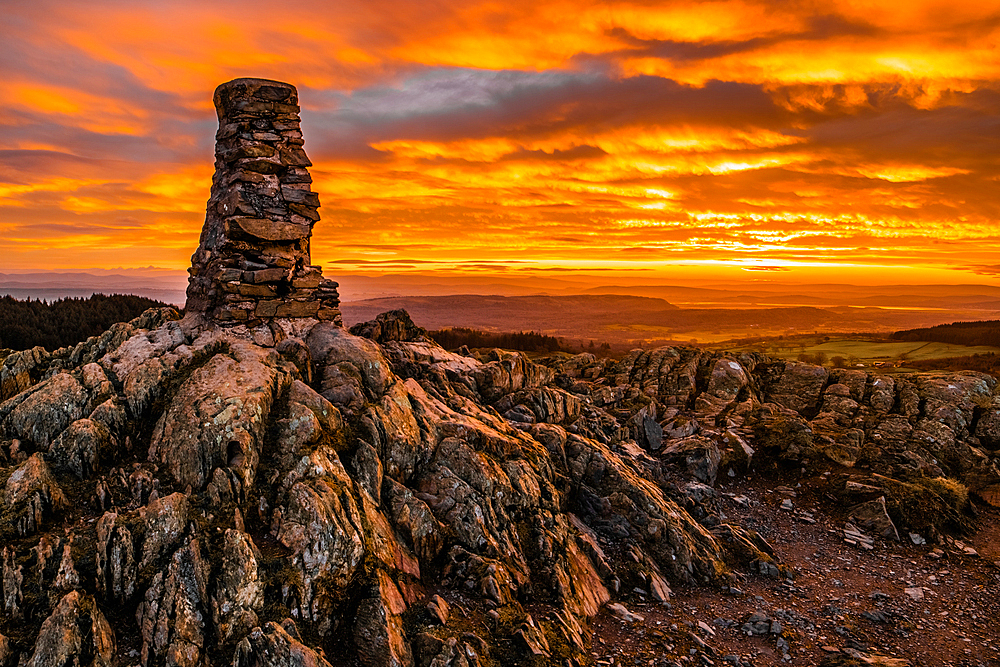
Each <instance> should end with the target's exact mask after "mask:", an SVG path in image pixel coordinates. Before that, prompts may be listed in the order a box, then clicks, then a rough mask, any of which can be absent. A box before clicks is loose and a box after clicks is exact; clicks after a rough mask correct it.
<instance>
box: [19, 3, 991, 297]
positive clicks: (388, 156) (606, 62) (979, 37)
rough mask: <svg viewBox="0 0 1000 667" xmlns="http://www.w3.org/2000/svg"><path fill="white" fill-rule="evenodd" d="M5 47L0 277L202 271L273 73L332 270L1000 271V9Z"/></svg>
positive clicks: (137, 11) (524, 7)
mask: <svg viewBox="0 0 1000 667" xmlns="http://www.w3.org/2000/svg"><path fill="white" fill-rule="evenodd" d="M512 4H513V5H515V6H512ZM0 37H2V43H3V48H2V49H0V272H3V271H5V270H8V271H18V270H29V269H41V268H54V269H77V268H91V267H99V268H111V267H125V268H136V267H145V266H156V267H162V268H167V269H176V270H183V269H185V268H186V267H187V265H188V261H189V258H190V256H191V253H192V252H193V251H194V248H195V246H196V245H197V240H198V233H199V231H200V228H201V224H202V222H203V219H204V207H205V201H206V200H207V198H208V192H209V186H210V181H211V171H212V145H213V140H214V131H215V126H216V120H215V116H214V111H213V109H212V105H211V97H212V91H213V90H214V88H215V86H216V85H217V84H219V83H221V82H223V81H227V80H229V79H232V78H236V77H240V76H259V77H267V78H275V79H280V80H283V81H288V82H290V83H293V84H295V85H296V86H297V87H298V88H299V96H300V100H301V103H302V105H303V113H302V116H303V129H304V133H305V138H306V146H305V148H306V150H307V152H308V153H309V155H310V157H311V158H312V160H313V162H314V163H315V167H314V168H313V170H312V171H313V176H314V180H315V183H314V189H315V190H317V191H318V192H319V193H320V197H321V199H322V202H323V208H322V209H321V211H320V213H321V214H322V216H323V220H322V221H321V222H320V223H319V226H317V228H316V231H315V235H314V241H313V258H314V260H316V261H317V262H321V263H323V264H324V265H325V266H326V267H327V268H326V273H327V274H328V275H333V276H336V274H337V273H356V272H358V271H365V272H375V273H378V272H386V271H420V272H425V273H427V272H431V273H433V272H456V271H457V272H462V271H466V272H476V273H480V274H482V273H508V274H517V275H524V274H525V273H528V274H530V273H531V272H534V271H539V272H540V271H543V270H548V271H549V272H548V273H547V274H546V275H553V273H552V272H551V270H552V269H563V270H575V271H580V270H585V271H588V272H592V273H593V272H605V275H612V274H615V275H618V276H622V277H631V278H630V279H633V280H646V279H648V278H653V277H657V276H658V277H661V278H670V277H671V276H689V277H690V276H693V275H702V274H704V275H706V276H709V275H716V274H718V275H721V274H723V273H727V272H728V274H729V275H731V274H732V272H733V271H734V270H735V269H740V268H753V269H759V270H771V271H775V272H776V273H779V274H780V275H782V276H785V277H787V278H788V279H790V280H812V279H816V280H826V281H829V280H831V279H832V278H837V279H839V280H840V281H843V282H852V281H853V282H859V281H860V282H901V281H907V282H919V281H927V282H956V283H957V282H989V283H996V282H997V279H998V277H1000V255H998V254H997V251H998V248H1000V234H998V230H1000V225H998V220H1000V160H998V156H1000V2H997V1H996V0H994V1H992V2H975V1H971V2H961V3H958V2H954V1H953V0H950V1H948V2H929V1H926V0H909V1H908V2H905V3H901V2H898V1H892V2H870V1H865V2H861V1H860V0H859V1H856V2H855V1H852V2H830V1H824V2H819V1H817V2H812V1H808V0H806V1H797V0H790V1H783V2H753V1H749V0H733V1H722V2H693V1H688V2H644V1H642V0H636V1H634V2H585V1H581V0H554V1H534V2H532V3H521V6H520V8H519V7H518V6H516V3H510V2H499V1H495V2H494V1H489V0H437V1H435V2H428V1H427V0H421V1H416V0H411V1H398V0H346V1H338V2H336V3H330V2H326V1H325V0H324V1H322V2H319V1H317V0H299V1H297V2H294V3H273V2H270V3H263V2H258V1H255V0H242V1H240V2H234V1H226V2H205V1H204V0H199V1H198V2H195V1H193V0H176V1H171V0H130V1H128V2H125V1H124V0H93V1H91V2H83V3H81V2H68V1H65V0H58V1H56V0H31V1H30V2H29V1H27V0H9V1H8V2H5V3H4V7H3V11H2V12H0ZM733 267H735V269H734V268H733ZM557 272H558V271H557ZM745 275H747V276H751V275H759V274H750V273H747V274H745Z"/></svg>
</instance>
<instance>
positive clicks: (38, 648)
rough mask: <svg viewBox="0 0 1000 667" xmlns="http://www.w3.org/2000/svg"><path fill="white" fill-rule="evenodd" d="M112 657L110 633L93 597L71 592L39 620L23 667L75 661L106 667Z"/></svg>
mask: <svg viewBox="0 0 1000 667" xmlns="http://www.w3.org/2000/svg"><path fill="white" fill-rule="evenodd" d="M114 657H115V635H114V632H112V631H111V626H110V625H108V621H107V620H106V619H105V618H104V615H103V614H102V613H101V611H100V609H98V607H97V604H96V603H95V602H94V599H93V598H92V597H90V596H88V595H84V594H83V593H80V592H79V591H71V592H69V593H67V594H66V595H65V597H63V598H62V599H61V600H60V601H59V604H58V605H56V608H55V609H54V610H53V611H52V613H51V614H50V615H49V617H48V618H46V619H45V621H43V622H42V627H41V628H40V629H39V631H38V638H37V639H36V640H35V646H34V649H33V650H32V653H31V657H30V658H28V661H27V662H26V663H25V667H52V666H53V665H75V664H87V665H89V666H91V667H109V666H110V665H111V664H112V660H113V659H114ZM83 661H86V663H84V662H83Z"/></svg>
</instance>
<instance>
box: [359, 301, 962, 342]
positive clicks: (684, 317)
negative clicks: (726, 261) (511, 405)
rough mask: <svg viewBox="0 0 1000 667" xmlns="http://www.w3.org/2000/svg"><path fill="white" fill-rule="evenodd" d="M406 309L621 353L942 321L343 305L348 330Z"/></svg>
mask: <svg viewBox="0 0 1000 667" xmlns="http://www.w3.org/2000/svg"><path fill="white" fill-rule="evenodd" d="M399 308H402V309H405V310H406V311H407V312H409V314H410V316H411V317H412V318H413V321H414V322H415V323H416V324H417V325H419V326H421V327H424V328H426V329H431V330H435V329H447V328H454V327H465V328H470V329H480V330H483V331H489V332H494V333H496V332H504V331H537V332H539V333H541V334H544V335H546V336H555V337H558V338H564V339H566V340H567V341H568V342H574V341H575V343H574V344H579V343H580V342H581V341H582V342H584V343H586V342H588V341H590V340H593V341H595V342H597V343H601V342H604V341H607V342H609V343H611V344H612V345H614V346H616V347H620V346H637V345H646V344H665V343H666V341H669V340H674V341H676V340H682V341H684V342H688V341H690V340H691V339H692V338H694V339H697V340H700V341H703V342H704V341H707V340H711V339H713V338H714V339H715V340H726V339H727V338H737V337H742V336H748V335H757V336H760V335H768V336H779V335H794V334H797V333H802V332H814V331H824V332H838V331H839V332H850V331H871V332H875V331H882V332H885V333H886V334H888V333H890V332H892V331H897V330H899V329H902V328H904V327H908V326H928V325H931V324H937V323H939V322H941V321H942V319H943V317H946V315H943V314H942V313H941V312H937V311H907V310H890V309H880V308H846V307H838V308H817V307H813V306H786V307H775V308H752V307H749V304H746V306H745V307H743V308H735V307H734V308H679V307H678V306H676V305H675V304H673V303H671V302H669V301H666V300H665V299H660V298H655V297H640V296H630V295H624V294H584V295H575V296H547V295H536V296H497V295H491V296H485V295H476V294H463V295H452V296H395V297H385V298H378V299H365V300H359V301H344V302H343V303H341V307H340V309H341V313H342V314H343V316H344V322H345V323H346V324H347V325H348V326H350V325H352V324H355V323H358V322H365V321H368V320H371V319H374V318H375V317H376V316H377V315H378V314H379V313H383V312H385V311H388V310H396V309H399Z"/></svg>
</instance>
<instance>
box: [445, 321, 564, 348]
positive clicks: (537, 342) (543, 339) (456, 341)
mask: <svg viewBox="0 0 1000 667" xmlns="http://www.w3.org/2000/svg"><path fill="white" fill-rule="evenodd" d="M427 333H428V335H429V336H430V337H431V338H433V339H434V341H435V342H436V343H437V344H438V345H440V346H441V347H443V348H444V349H446V350H454V349H455V348H459V347H462V346H463V345H466V346H468V347H470V348H473V347H499V348H502V349H504V350H521V351H522V352H559V351H567V352H568V351H569V350H564V348H563V346H562V344H561V343H560V341H559V339H558V338H554V337H552V336H545V335H543V334H540V333H538V332H537V331H529V332H524V331H519V332H517V333H512V332H508V333H492V332H489V331H480V330H479V329H468V328H465V327H455V328H453V329H438V330H437V331H429V332H427Z"/></svg>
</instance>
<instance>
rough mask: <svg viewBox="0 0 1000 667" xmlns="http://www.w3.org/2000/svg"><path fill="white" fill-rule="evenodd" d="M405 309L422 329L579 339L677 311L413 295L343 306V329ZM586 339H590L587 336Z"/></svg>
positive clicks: (609, 299)
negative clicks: (463, 328)
mask: <svg viewBox="0 0 1000 667" xmlns="http://www.w3.org/2000/svg"><path fill="white" fill-rule="evenodd" d="M398 308H404V309H406V310H407V311H408V312H409V313H410V316H411V317H413V321H414V322H416V323H417V324H419V325H420V326H422V327H424V328H426V329H446V328H450V327H468V328H472V329H484V330H487V331H494V332H496V331H529V330H530V331H538V332H541V333H543V334H547V335H552V334H553V333H554V332H558V335H560V336H563V335H583V333H582V332H592V331H595V330H599V329H601V328H603V327H606V326H614V325H618V324H620V323H622V322H634V321H636V320H637V318H638V319H640V320H642V321H655V322H660V321H665V320H668V319H669V318H670V316H671V314H673V313H679V312H680V309H679V308H677V306H674V305H673V304H671V303H669V302H667V301H664V300H663V299H652V298H648V297H640V296H618V295H577V296H484V295H477V294H462V295H453V296H412V297H387V298H382V299H366V300H364V301H353V302H350V303H342V304H341V306H340V310H341V313H342V314H343V316H344V322H345V324H348V325H351V324H354V323H356V322H364V321H366V320H371V319H374V317H375V316H376V315H378V314H379V313H382V312H385V311H387V310H396V309H398ZM586 335H588V336H589V335H590V334H589V333H587V334H586Z"/></svg>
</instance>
